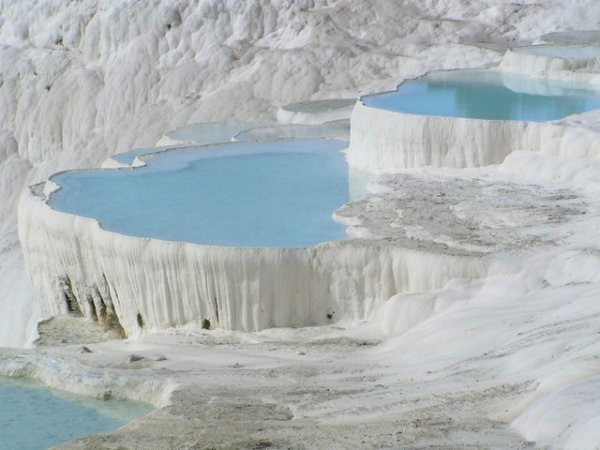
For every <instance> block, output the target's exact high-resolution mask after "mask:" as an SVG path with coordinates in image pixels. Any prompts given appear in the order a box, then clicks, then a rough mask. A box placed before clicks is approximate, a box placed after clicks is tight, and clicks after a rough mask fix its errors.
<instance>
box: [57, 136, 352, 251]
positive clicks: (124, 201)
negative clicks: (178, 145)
mask: <svg viewBox="0 0 600 450" xmlns="http://www.w3.org/2000/svg"><path fill="white" fill-rule="evenodd" d="M346 145H347V144H346V142H343V141H333V140H331V141H330V140H302V141H275V142H260V143H237V144H226V145H221V146H211V147H199V148H195V149H186V150H180V151H173V150H171V151H168V152H164V153H162V154H156V155H154V157H152V158H150V159H148V160H147V165H146V166H145V167H142V168H138V169H117V170H93V171H74V172H65V173H62V174H58V175H55V176H54V177H52V181H53V182H54V183H56V184H58V185H59V186H60V187H61V189H59V190H58V191H56V192H55V193H54V194H53V195H52V196H51V199H50V204H51V206H52V207H53V208H55V209H57V210H60V211H64V212H68V213H72V214H76V215H81V216H87V217H92V218H95V219H97V220H98V221H99V222H100V223H101V225H102V226H103V227H104V228H106V229H108V230H112V231H116V232H119V233H123V234H127V235H133V236H142V237H150V238H156V239H163V240H170V241H184V242H193V243H200V244H212V245H222V246H236V247H305V246H312V245H315V244H318V243H321V242H325V241H331V240H339V239H345V238H346V233H345V227H344V226H342V225H341V224H339V223H337V222H335V221H334V220H333V218H332V214H333V213H334V212H335V211H336V210H337V209H338V208H339V207H340V206H342V205H343V204H344V203H346V202H348V196H349V193H348V167H347V164H346V161H345V158H344V155H343V154H342V152H341V150H342V149H343V148H345V147H346Z"/></svg>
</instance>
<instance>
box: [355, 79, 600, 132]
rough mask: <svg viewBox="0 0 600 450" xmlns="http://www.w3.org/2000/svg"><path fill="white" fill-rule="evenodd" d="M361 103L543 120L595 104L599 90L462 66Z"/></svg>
mask: <svg viewBox="0 0 600 450" xmlns="http://www.w3.org/2000/svg"><path fill="white" fill-rule="evenodd" d="M363 103H364V104H365V105H367V106H371V107H375V108H382V109H387V110H391V111H399V112H405V113H410V114H419V115H433V116H449V117H467V118H472V119H488V120H524V121H531V122H545V121H548V120H556V119H560V118H562V117H566V116H568V115H571V114H576V113H582V112H586V111H591V110H593V109H600V92H598V91H595V90H593V89H592V88H591V87H590V86H586V85H583V84H575V83H567V82H562V81H554V80H542V79H535V78H530V77H527V76H523V75H517V74H502V73H499V72H489V71H473V70H465V71H452V72H444V73H433V74H430V75H427V76H425V77H422V78H419V79H416V80H410V81H406V82H404V83H402V84H401V85H400V86H399V87H398V90H397V91H394V92H389V93H384V94H376V95H372V96H367V97H364V98H363Z"/></svg>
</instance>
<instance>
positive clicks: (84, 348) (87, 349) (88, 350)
mask: <svg viewBox="0 0 600 450" xmlns="http://www.w3.org/2000/svg"><path fill="white" fill-rule="evenodd" d="M81 353H93V352H92V351H91V350H90V348H89V347H87V346H85V345H83V346H81Z"/></svg>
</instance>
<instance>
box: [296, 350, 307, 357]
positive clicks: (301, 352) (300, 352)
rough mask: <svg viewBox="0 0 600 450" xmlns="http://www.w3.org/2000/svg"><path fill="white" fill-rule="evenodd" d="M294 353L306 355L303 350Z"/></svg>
mask: <svg viewBox="0 0 600 450" xmlns="http://www.w3.org/2000/svg"><path fill="white" fill-rule="evenodd" d="M296 354H297V355H300V356H304V355H306V353H305V352H303V351H302V350H300V351H299V352H298V353H296Z"/></svg>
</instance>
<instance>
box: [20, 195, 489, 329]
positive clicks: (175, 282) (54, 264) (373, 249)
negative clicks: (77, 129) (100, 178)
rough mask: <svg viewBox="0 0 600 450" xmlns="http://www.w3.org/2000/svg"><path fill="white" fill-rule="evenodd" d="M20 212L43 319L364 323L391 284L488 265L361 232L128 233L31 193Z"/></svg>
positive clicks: (409, 287)
mask: <svg viewBox="0 0 600 450" xmlns="http://www.w3.org/2000/svg"><path fill="white" fill-rule="evenodd" d="M18 213H19V238H20V240H21V243H22V246H23V251H24V255H25V261H26V266H27V269H28V272H29V275H30V279H31V282H32V286H33V292H34V298H35V301H36V302H38V304H39V305H40V309H41V312H42V317H43V318H48V317H51V316H54V315H61V314H69V313H70V314H80V315H83V316H84V317H86V318H88V319H92V320H98V321H104V322H105V323H109V324H111V325H112V326H115V327H120V328H122V330H123V333H124V334H125V335H127V336H129V337H136V336H139V335H141V334H143V333H146V332H150V331H156V330H161V329H165V328H170V327H177V326H182V325H187V324H192V325H197V326H198V327H204V328H224V329H231V330H239V331H259V330H262V329H265V328H272V327H298V326H308V325H325V324H329V323H333V322H336V321H339V320H365V319H368V318H370V317H374V316H377V314H378V313H379V310H380V309H381V307H382V305H383V304H384V303H385V301H387V300H388V299H389V298H390V297H391V296H392V295H394V294H396V293H398V292H403V291H416V290H427V289H432V288H438V287H441V286H443V285H444V284H445V283H446V282H447V281H448V280H449V279H451V278H456V277H460V278H480V277H483V276H485V275H486V274H487V271H488V269H489V266H490V264H488V263H486V261H488V262H489V260H488V258H486V256H485V255H483V256H482V255H453V254H436V253H433V252H427V251H425V250H422V249H411V248H406V247H402V246H399V245H393V244H392V245H388V244H386V245H382V244H380V245H370V244H369V243H368V242H367V241H363V240H359V241H356V242H353V241H333V242H326V243H322V244H319V245H317V246H313V247H305V248H251V247H250V248H243V247H217V246H208V245H198V244H191V243H190V244H187V243H182V242H173V241H159V240H154V239H148V238H138V237H133V236H126V235H122V234H119V233H116V232H112V231H107V230H105V229H103V228H101V227H100V225H99V224H98V222H97V221H96V220H95V219H91V218H86V217H82V216H76V215H72V214H68V213H64V212H61V211H57V210H54V209H52V208H51V207H50V206H49V205H48V204H46V203H45V202H44V200H43V199H41V198H40V197H38V196H35V195H34V193H32V192H27V193H26V194H24V195H23V196H22V197H21V200H20V202H19V211H18ZM432 267H435V269H434V270H432Z"/></svg>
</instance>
